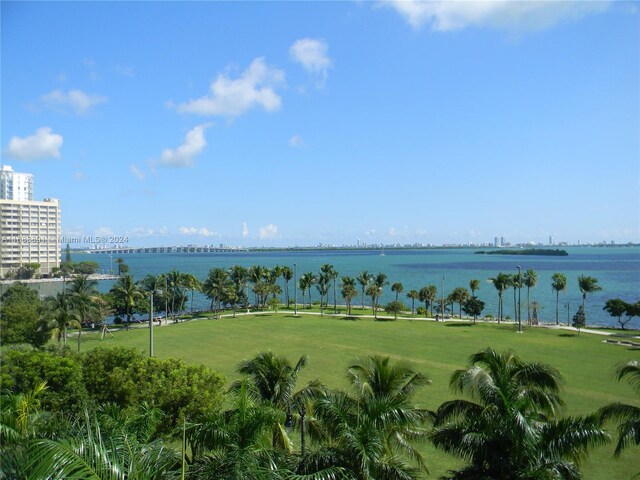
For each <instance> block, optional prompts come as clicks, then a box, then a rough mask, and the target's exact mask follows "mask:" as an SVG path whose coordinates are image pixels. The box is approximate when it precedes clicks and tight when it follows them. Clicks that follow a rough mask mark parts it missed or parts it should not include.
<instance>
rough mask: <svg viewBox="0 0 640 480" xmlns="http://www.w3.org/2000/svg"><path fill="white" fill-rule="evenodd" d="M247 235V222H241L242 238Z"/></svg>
mask: <svg viewBox="0 0 640 480" xmlns="http://www.w3.org/2000/svg"><path fill="white" fill-rule="evenodd" d="M248 236H249V227H248V226H247V222H242V238H247V237H248Z"/></svg>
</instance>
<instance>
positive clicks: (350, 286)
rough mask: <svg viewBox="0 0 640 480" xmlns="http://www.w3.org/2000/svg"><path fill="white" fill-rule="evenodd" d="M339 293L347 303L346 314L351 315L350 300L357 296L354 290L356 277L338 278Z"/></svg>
mask: <svg viewBox="0 0 640 480" xmlns="http://www.w3.org/2000/svg"><path fill="white" fill-rule="evenodd" d="M340 286H341V290H340V294H341V295H342V298H344V300H345V302H346V303H347V315H351V301H352V300H353V299H354V298H355V297H357V296H358V291H357V290H356V279H355V278H352V277H342V279H341V280H340Z"/></svg>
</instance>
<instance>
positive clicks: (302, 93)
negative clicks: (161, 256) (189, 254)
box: [0, 1, 640, 246]
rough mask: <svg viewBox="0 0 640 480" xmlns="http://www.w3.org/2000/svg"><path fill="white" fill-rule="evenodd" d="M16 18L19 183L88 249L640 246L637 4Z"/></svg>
mask: <svg viewBox="0 0 640 480" xmlns="http://www.w3.org/2000/svg"><path fill="white" fill-rule="evenodd" d="M1 8H2V33H1V40H2V45H1V58H2V60H1V61H2V85H1V94H2V102H1V103H2V106H1V121H2V123H1V143H0V147H1V148H2V163H3V164H7V165H11V166H13V168H14V169H15V170H16V171H23V172H30V173H33V174H34V175H35V188H36V192H35V193H36V197H37V198H44V197H55V198H58V199H60V201H61V205H62V222H63V232H65V234H68V235H87V236H89V235H115V236H125V237H128V239H129V243H130V244H131V245H175V244H188V243H192V244H199V245H205V244H219V243H224V244H227V245H247V246H256V245H268V246H271V245H316V244H318V243H320V242H322V243H325V244H338V245H342V244H353V243H355V242H356V241H357V240H358V239H360V241H362V242H367V243H382V242H383V243H396V242H397V243H402V244H404V243H414V242H421V243H425V244H426V243H432V244H440V243H466V242H469V241H470V242H488V241H493V238H494V237H495V236H504V237H505V238H506V239H507V240H509V241H511V242H529V241H534V242H545V243H546V242H547V241H548V237H549V235H552V236H553V237H554V239H555V240H556V241H568V242H577V241H578V240H580V241H582V242H596V241H602V240H607V241H610V240H614V241H616V242H627V241H634V242H638V241H640V93H639V92H640V87H639V85H640V77H639V72H640V53H639V52H640V49H639V47H638V45H640V27H639V25H640V22H639V18H638V15H639V12H638V3H636V2H630V3H626V2H614V3H608V2H602V3H597V2H577V3H573V2H554V1H548V2H502V1H501V2H479V1H478V2H447V3H440V2H427V3H424V2H415V1H406V2H394V1H388V2H297V3H294V2H256V3H253V2H191V3H186V2H185V3H182V2H112V3H96V2H6V1H3V2H2V3H1Z"/></svg>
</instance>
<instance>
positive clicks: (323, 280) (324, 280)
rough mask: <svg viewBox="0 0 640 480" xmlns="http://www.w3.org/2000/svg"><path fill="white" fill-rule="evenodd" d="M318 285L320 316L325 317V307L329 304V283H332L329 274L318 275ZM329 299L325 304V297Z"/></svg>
mask: <svg viewBox="0 0 640 480" xmlns="http://www.w3.org/2000/svg"><path fill="white" fill-rule="evenodd" d="M317 278H318V283H317V284H316V288H317V289H318V293H320V315H321V316H324V306H325V305H326V304H327V303H329V282H330V281H331V277H330V276H329V274H327V273H320V274H318V277H317ZM325 296H326V297H327V302H326V303H325V301H324V297H325Z"/></svg>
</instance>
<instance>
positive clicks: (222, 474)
mask: <svg viewBox="0 0 640 480" xmlns="http://www.w3.org/2000/svg"><path fill="white" fill-rule="evenodd" d="M283 417H284V414H283V413H282V412H280V411H278V410H277V409H276V408H274V407H273V406H271V405H269V404H267V403H266V402H264V401H262V400H261V399H260V397H259V396H258V394H257V392H256V391H255V390H254V389H253V388H252V385H251V381H250V380H249V379H245V380H243V381H241V382H240V383H239V384H238V386H237V388H235V389H234V390H233V402H232V408H231V409H229V410H227V411H225V412H214V413H211V414H209V415H207V416H206V417H205V418H202V419H200V421H199V422H197V423H191V424H188V425H187V427H186V432H185V437H186V443H187V444H188V446H189V448H188V449H187V450H189V451H190V452H191V455H192V457H191V466H190V468H189V471H190V473H191V474H192V475H193V478H207V479H221V480H246V479H250V478H263V477H264V476H265V473H264V472H267V471H271V472H272V473H275V472H273V471H274V470H279V466H278V464H277V463H276V462H277V460H278V458H279V455H278V453H279V452H291V451H292V450H293V445H292V443H291V440H290V439H289V437H288V435H287V433H286V431H285V430H284V429H282V431H281V436H280V437H279V439H280V443H279V444H278V446H277V448H274V446H273V443H272V440H273V436H272V435H273V426H274V425H275V424H277V423H278V422H279V420H281V419H282V418H283Z"/></svg>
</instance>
